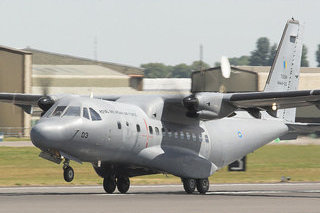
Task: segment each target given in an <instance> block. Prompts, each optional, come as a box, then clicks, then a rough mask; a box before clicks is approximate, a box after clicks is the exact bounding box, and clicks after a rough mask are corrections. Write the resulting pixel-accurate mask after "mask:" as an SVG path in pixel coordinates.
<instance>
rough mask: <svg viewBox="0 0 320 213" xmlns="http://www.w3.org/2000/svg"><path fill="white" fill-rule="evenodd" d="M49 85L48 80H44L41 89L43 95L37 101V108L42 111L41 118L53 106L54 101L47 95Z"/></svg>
mask: <svg viewBox="0 0 320 213" xmlns="http://www.w3.org/2000/svg"><path fill="white" fill-rule="evenodd" d="M50 85H51V82H50V80H49V79H46V81H45V82H44V84H43V87H42V94H43V95H44V96H43V97H41V98H40V99H39V100H38V106H39V108H40V109H42V112H41V117H42V116H43V115H44V114H45V113H46V112H47V111H48V110H49V109H50V108H51V107H52V106H53V105H54V103H55V100H54V99H52V98H51V97H50V96H49V95H48V93H49V86H50Z"/></svg>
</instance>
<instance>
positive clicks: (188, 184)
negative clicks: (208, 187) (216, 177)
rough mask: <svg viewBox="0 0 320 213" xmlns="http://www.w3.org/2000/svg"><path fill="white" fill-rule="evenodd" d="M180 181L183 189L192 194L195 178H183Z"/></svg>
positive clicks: (194, 187)
mask: <svg viewBox="0 0 320 213" xmlns="http://www.w3.org/2000/svg"><path fill="white" fill-rule="evenodd" d="M182 183H183V188H184V191H185V192H186V193H188V194H192V193H193V192H194V190H195V189H196V185H197V184H196V180H195V179H193V178H183V179H182Z"/></svg>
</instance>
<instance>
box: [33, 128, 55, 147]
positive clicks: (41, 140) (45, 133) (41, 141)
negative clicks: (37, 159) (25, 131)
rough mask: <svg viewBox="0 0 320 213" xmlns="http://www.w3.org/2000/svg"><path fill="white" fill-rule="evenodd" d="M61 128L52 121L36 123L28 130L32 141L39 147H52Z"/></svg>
mask: <svg viewBox="0 0 320 213" xmlns="http://www.w3.org/2000/svg"><path fill="white" fill-rule="evenodd" d="M60 135H61V128H60V127H59V126H57V125H54V124H52V123H46V122H43V123H38V124H36V125H35V126H34V127H33V128H32V129H31V132H30V137H31V141H32V143H33V144H34V145H35V146H36V147H39V148H54V147H53V146H54V145H55V143H56V142H57V141H59V138H60V137H59V136H60Z"/></svg>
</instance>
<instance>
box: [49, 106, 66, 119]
mask: <svg viewBox="0 0 320 213" xmlns="http://www.w3.org/2000/svg"><path fill="white" fill-rule="evenodd" d="M66 107H67V106H57V108H56V109H55V110H54V112H53V113H52V115H51V116H55V117H60V116H61V115H62V113H63V111H64V110H65V109H66Z"/></svg>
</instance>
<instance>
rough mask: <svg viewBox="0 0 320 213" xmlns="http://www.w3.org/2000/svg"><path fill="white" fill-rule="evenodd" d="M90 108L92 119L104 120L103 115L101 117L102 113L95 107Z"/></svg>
mask: <svg viewBox="0 0 320 213" xmlns="http://www.w3.org/2000/svg"><path fill="white" fill-rule="evenodd" d="M89 110H90V115H91V119H92V120H93V121H100V120H102V119H101V117H100V115H99V114H98V113H97V112H96V111H95V110H94V109H92V108H89Z"/></svg>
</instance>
